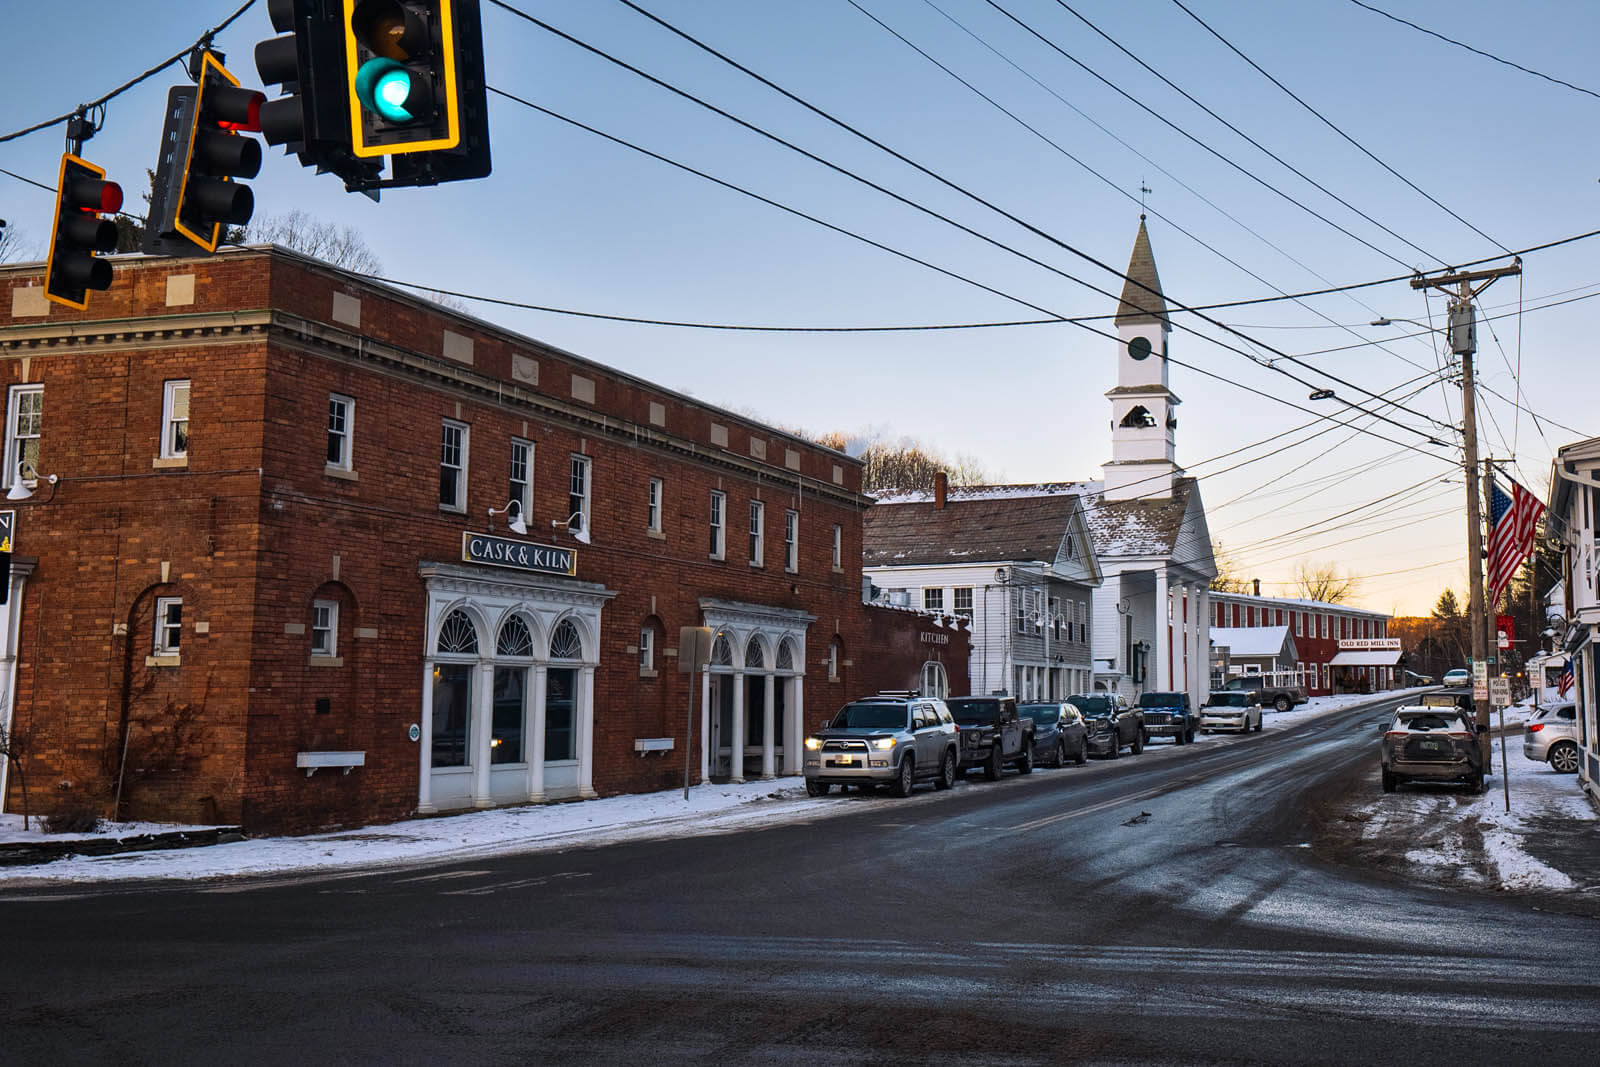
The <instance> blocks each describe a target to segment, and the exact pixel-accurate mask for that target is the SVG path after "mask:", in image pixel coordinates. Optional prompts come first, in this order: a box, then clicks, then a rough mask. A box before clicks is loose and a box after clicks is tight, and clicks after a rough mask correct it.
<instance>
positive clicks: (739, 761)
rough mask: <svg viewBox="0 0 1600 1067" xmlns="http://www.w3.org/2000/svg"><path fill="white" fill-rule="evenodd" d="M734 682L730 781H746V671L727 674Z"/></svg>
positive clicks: (729, 760)
mask: <svg viewBox="0 0 1600 1067" xmlns="http://www.w3.org/2000/svg"><path fill="white" fill-rule="evenodd" d="M725 677H727V678H728V679H729V680H730V681H732V682H733V738H732V741H731V744H730V745H729V755H728V776H729V780H730V781H734V782H742V781H744V679H745V673H744V671H742V670H741V671H734V672H733V673H732V674H730V675H726V676H725Z"/></svg>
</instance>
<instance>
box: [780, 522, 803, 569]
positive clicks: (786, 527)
mask: <svg viewBox="0 0 1600 1067" xmlns="http://www.w3.org/2000/svg"><path fill="white" fill-rule="evenodd" d="M783 569H784V570H786V571H797V570H799V569H800V513H799V512H798V511H795V510H794V509H792V508H791V509H790V510H788V511H785V512H784V513H783Z"/></svg>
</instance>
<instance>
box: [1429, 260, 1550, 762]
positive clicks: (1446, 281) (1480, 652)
mask: <svg viewBox="0 0 1600 1067" xmlns="http://www.w3.org/2000/svg"><path fill="white" fill-rule="evenodd" d="M1521 273H1522V259H1521V257H1520V256H1519V257H1517V258H1515V259H1513V260H1512V263H1511V265H1510V266H1508V267H1494V268H1491V269H1489V270H1473V271H1459V272H1455V273H1450V274H1444V275H1440V276H1438V277H1435V278H1425V277H1420V276H1419V277H1416V278H1412V279H1411V288H1413V289H1439V290H1441V291H1443V292H1446V293H1448V292H1449V290H1448V289H1447V288H1446V287H1447V286H1452V285H1454V286H1458V288H1457V289H1456V291H1455V293H1454V294H1452V299H1451V301H1450V327H1449V331H1450V332H1449V340H1450V350H1451V351H1452V352H1454V353H1455V354H1456V355H1458V356H1460V357H1461V444H1462V451H1463V455H1462V459H1461V467H1462V470H1463V472H1464V473H1465V474H1466V476H1467V571H1468V574H1469V576H1470V579H1471V581H1470V586H1471V588H1470V591H1469V594H1468V599H1467V628H1468V631H1469V632H1470V633H1471V635H1472V662H1473V669H1474V675H1473V679H1474V681H1473V685H1474V688H1476V685H1477V681H1476V679H1477V675H1476V670H1477V665H1478V664H1480V663H1482V664H1484V668H1485V669H1486V670H1487V667H1488V662H1489V660H1488V636H1489V634H1488V628H1487V627H1488V619H1487V617H1486V613H1485V610H1484V609H1485V605H1484V601H1483V513H1482V510H1481V509H1480V507H1479V500H1480V497H1479V495H1478V414H1477V403H1476V400H1477V397H1476V389H1475V387H1474V384H1473V377H1472V357H1473V355H1474V354H1476V352H1477V350H1478V328H1477V321H1476V319H1475V317H1474V309H1473V306H1472V301H1473V298H1474V297H1476V296H1477V295H1478V294H1479V293H1481V292H1483V291H1484V290H1485V289H1487V288H1489V286H1491V285H1493V284H1494V283H1495V282H1496V281H1497V280H1498V279H1500V278H1505V277H1510V276H1512V275H1517V274H1521ZM1474 282H1481V283H1482V284H1481V285H1478V286H1477V287H1476V288H1474V287H1473V283H1474ZM1487 696H1488V694H1487V693H1486V694H1484V698H1482V699H1478V698H1476V697H1475V699H1474V707H1475V711H1476V715H1475V718H1476V719H1477V723H1478V745H1479V747H1480V750H1481V751H1482V753H1483V768H1484V770H1485V772H1487V771H1488V769H1489V765H1490V763H1491V761H1492V759H1493V750H1492V749H1491V747H1490V745H1489V701H1488V699H1487Z"/></svg>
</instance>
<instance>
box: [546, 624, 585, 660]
mask: <svg viewBox="0 0 1600 1067" xmlns="http://www.w3.org/2000/svg"><path fill="white" fill-rule="evenodd" d="M550 658H551V659H582V658H583V640H582V639H581V638H579V636H578V628H577V627H576V626H574V625H572V620H571V619H562V620H561V622H560V623H559V624H557V626H556V629H555V632H554V633H552V634H551V635H550Z"/></svg>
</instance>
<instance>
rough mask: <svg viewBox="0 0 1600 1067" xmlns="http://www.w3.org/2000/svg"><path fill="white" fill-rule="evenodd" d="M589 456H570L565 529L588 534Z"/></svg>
mask: <svg viewBox="0 0 1600 1067" xmlns="http://www.w3.org/2000/svg"><path fill="white" fill-rule="evenodd" d="M589 488H590V487H589V457H588V456H573V457H572V476H571V478H570V479H569V480H568V485H567V529H568V530H571V531H572V532H573V533H575V534H583V535H584V536H585V537H587V536H588V535H589Z"/></svg>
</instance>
